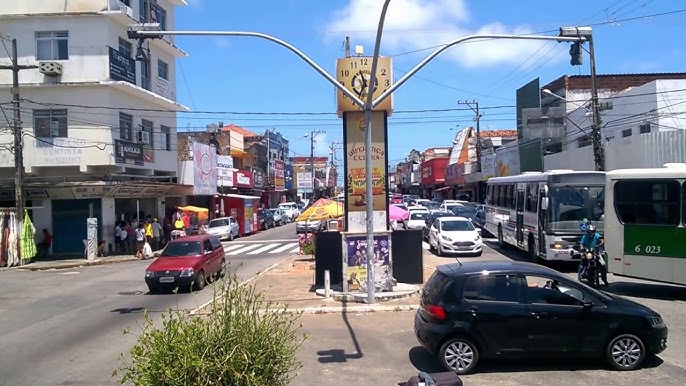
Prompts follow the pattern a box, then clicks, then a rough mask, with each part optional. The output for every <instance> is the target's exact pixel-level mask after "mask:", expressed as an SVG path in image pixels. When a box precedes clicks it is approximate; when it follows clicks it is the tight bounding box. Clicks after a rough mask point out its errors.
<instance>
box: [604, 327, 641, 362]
mask: <svg viewBox="0 0 686 386" xmlns="http://www.w3.org/2000/svg"><path fill="white" fill-rule="evenodd" d="M606 354H607V360H608V362H609V363H610V366H611V367H612V368H613V369H615V370H620V371H631V370H636V369H637V368H639V367H640V366H641V365H642V364H643V361H644V360H645V357H646V350H645V346H644V345H643V342H642V341H641V339H639V338H638V337H637V336H636V335H631V334H623V335H619V336H618V337H616V338H614V339H612V341H610V344H608V345H607V353H606Z"/></svg>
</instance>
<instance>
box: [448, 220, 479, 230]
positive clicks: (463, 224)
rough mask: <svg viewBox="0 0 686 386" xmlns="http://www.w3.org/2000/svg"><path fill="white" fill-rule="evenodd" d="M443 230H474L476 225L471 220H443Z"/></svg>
mask: <svg viewBox="0 0 686 386" xmlns="http://www.w3.org/2000/svg"><path fill="white" fill-rule="evenodd" d="M441 230H443V231H446V232H458V231H473V230H474V225H472V223H471V222H469V221H460V220H453V221H441Z"/></svg>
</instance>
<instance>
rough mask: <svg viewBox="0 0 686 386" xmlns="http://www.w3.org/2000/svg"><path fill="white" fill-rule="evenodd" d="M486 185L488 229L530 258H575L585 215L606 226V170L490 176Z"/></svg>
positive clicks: (599, 225)
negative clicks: (604, 220) (604, 214)
mask: <svg viewBox="0 0 686 386" xmlns="http://www.w3.org/2000/svg"><path fill="white" fill-rule="evenodd" d="M487 187H488V188H487V196H486V224H485V226H484V228H486V230H487V231H488V232H489V233H491V234H492V235H494V236H496V237H498V245H499V247H503V246H504V244H510V245H513V246H515V247H517V248H519V249H520V250H522V251H525V252H527V253H528V254H529V256H530V260H531V261H532V262H538V261H539V259H545V260H560V261H571V260H573V259H574V258H575V257H576V253H575V252H574V249H573V247H575V246H576V245H577V244H578V242H579V240H580V239H581V236H582V235H583V232H582V231H581V228H580V224H581V222H582V221H583V220H584V219H588V220H589V221H590V222H591V223H592V224H593V225H595V226H596V228H597V229H598V230H599V231H602V230H603V207H604V206H605V172H596V171H573V170H549V171H546V172H525V173H522V174H520V175H517V176H507V177H493V178H490V179H489V180H488V182H487ZM576 258H578V257H576Z"/></svg>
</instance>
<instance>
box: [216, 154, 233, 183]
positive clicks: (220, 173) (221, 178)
mask: <svg viewBox="0 0 686 386" xmlns="http://www.w3.org/2000/svg"><path fill="white" fill-rule="evenodd" d="M232 169H233V158H232V157H231V156H228V155H218V156H217V186H227V187H232V186H234V185H233V170H232Z"/></svg>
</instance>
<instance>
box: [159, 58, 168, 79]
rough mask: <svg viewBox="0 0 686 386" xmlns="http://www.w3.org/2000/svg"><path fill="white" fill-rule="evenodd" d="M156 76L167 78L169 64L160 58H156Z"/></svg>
mask: <svg viewBox="0 0 686 386" xmlns="http://www.w3.org/2000/svg"><path fill="white" fill-rule="evenodd" d="M157 76H159V77H160V78H162V79H166V80H169V65H168V64H167V62H165V61H162V60H160V59H157Z"/></svg>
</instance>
